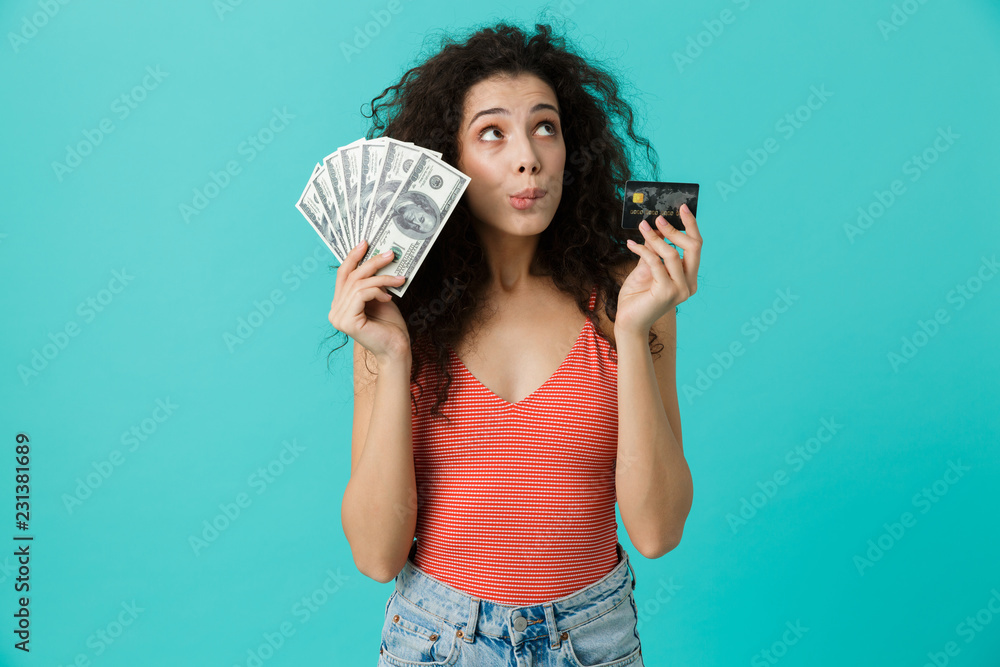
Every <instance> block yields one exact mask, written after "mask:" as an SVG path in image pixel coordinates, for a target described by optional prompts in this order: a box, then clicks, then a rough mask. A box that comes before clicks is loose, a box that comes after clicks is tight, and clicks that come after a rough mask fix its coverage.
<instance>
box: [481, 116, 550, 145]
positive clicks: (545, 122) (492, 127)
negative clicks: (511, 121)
mask: <svg viewBox="0 0 1000 667" xmlns="http://www.w3.org/2000/svg"><path fill="white" fill-rule="evenodd" d="M538 125H539V127H541V126H543V125H548V126H549V127H551V128H552V131H551V134H546V135H543V136H547V137H553V136H555V135H556V132H557V130H556V124H555V121H553V120H543V121H541V122H540V123H539V124H538ZM490 131H496V132H501V130H500V128H499V127H498V126H497V125H487V126H486V127H484V128H483V129H482V130H480V132H479V139H480V140H482V139H483V135H485V134H486V133H487V132H490ZM487 143H493V142H492V141H487Z"/></svg>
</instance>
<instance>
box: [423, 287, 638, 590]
mask: <svg viewBox="0 0 1000 667" xmlns="http://www.w3.org/2000/svg"><path fill="white" fill-rule="evenodd" d="M596 296H597V287H596V286H595V287H594V289H593V290H592V291H591V295H590V303H589V306H588V308H589V310H591V311H592V310H593V309H594V304H595V300H596ZM448 368H449V371H450V372H451V374H452V384H451V387H450V388H449V391H448V399H447V400H446V401H445V402H444V403H443V404H442V405H441V406H440V408H439V409H440V410H441V412H442V413H443V414H445V415H447V416H448V417H449V418H450V420H451V423H450V424H449V423H448V422H446V421H444V420H443V419H441V418H440V417H439V416H437V415H435V416H434V417H431V416H430V415H429V413H430V409H431V407H432V406H433V404H434V402H435V400H436V396H435V392H434V391H433V387H434V386H435V384H436V382H437V379H438V378H437V377H436V369H434V368H431V367H430V366H429V364H425V365H424V366H423V367H422V368H421V372H420V374H419V376H418V377H417V378H416V380H419V381H420V383H421V385H422V390H421V389H420V388H418V387H417V386H416V383H415V382H414V383H413V384H411V390H413V393H414V397H415V403H416V406H415V407H413V409H412V413H411V414H412V426H413V460H414V469H415V472H416V481H417V495H418V510H417V525H416V534H415V537H416V539H417V542H416V544H415V547H414V550H412V551H411V560H412V561H413V564H414V565H416V566H417V567H419V568H420V569H422V570H423V571H424V572H426V573H427V574H430V575H431V576H433V577H434V578H436V579H438V580H439V581H441V582H444V583H446V584H448V585H449V586H452V587H453V588H457V589H459V590H461V591H464V592H466V593H467V594H469V595H472V596H474V597H478V598H480V599H484V600H491V601H493V602H497V603H499V604H506V605H519V606H520V605H529V604H536V603H539V602H546V601H550V600H554V599H556V598H560V597H564V596H566V595H569V594H570V593H574V592H576V591H578V590H580V589H581V588H585V587H587V586H589V585H590V584H593V583H594V582H596V581H598V580H600V579H601V578H602V577H604V576H605V575H606V574H607V573H608V572H610V571H611V570H612V569H613V568H614V567H615V566H616V565H617V564H618V552H617V548H616V545H617V542H618V524H617V520H616V517H615V501H616V493H615V459H616V455H617V451H618V357H617V354H616V353H615V350H614V349H612V347H611V345H610V344H609V343H608V341H606V340H605V339H604V338H601V337H600V335H599V334H598V332H597V330H596V329H595V328H594V324H593V322H592V321H591V320H590V319H589V318H588V319H587V321H586V322H585V323H584V325H583V328H582V330H581V331H580V334H579V335H578V336H577V339H576V342H575V343H574V344H573V347H572V349H570V351H569V354H567V355H566V358H565V359H563V362H562V364H561V365H560V366H559V368H558V369H556V371H555V373H553V374H552V375H551V376H550V377H549V379H548V380H546V381H545V383H544V384H542V385H541V386H540V387H538V388H537V389H536V390H535V391H533V392H532V393H531V394H529V395H528V396H526V397H525V398H523V399H521V400H520V401H517V402H516V403H511V402H509V401H507V400H505V399H503V398H501V397H499V396H497V395H496V394H495V393H493V392H492V391H491V390H490V389H489V388H487V387H486V386H485V385H483V384H482V383H481V382H480V381H479V380H478V379H476V378H475V377H474V376H473V375H472V373H470V372H469V370H468V369H467V368H466V367H465V364H463V363H462V361H461V360H460V359H459V358H458V356H457V355H456V354H455V353H454V351H453V350H451V351H450V352H449V358H448ZM418 410H419V414H418Z"/></svg>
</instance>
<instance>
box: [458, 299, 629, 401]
mask: <svg viewBox="0 0 1000 667" xmlns="http://www.w3.org/2000/svg"><path fill="white" fill-rule="evenodd" d="M598 320H599V325H598V328H599V329H600V330H602V331H604V332H605V335H607V336H608V337H609V338H611V339H612V340H614V339H613V337H612V335H613V331H611V333H608V330H609V329H612V330H613V326H609V325H611V322H610V321H608V320H606V319H605V317H604V315H603V313H602V312H600V309H599V312H598ZM586 322H587V318H586V316H585V315H584V314H583V313H581V312H580V310H579V308H578V307H577V305H576V304H575V303H574V302H573V301H572V300H562V301H554V300H550V301H546V302H542V303H534V304H532V303H521V304H517V305H514V304H508V305H507V306H505V307H502V308H500V309H499V311H498V312H497V313H495V314H494V315H493V316H491V317H490V318H489V319H488V320H487V321H485V322H483V323H481V324H480V325H479V326H478V328H477V330H475V331H474V332H470V333H467V334H465V335H463V336H462V338H461V340H460V341H459V342H458V344H456V345H453V346H452V350H453V352H454V353H455V355H456V356H457V357H458V358H459V361H460V362H461V363H462V365H463V366H465V369H466V370H467V371H468V372H469V373H470V374H471V375H472V376H473V377H475V378H476V380H478V381H479V383H480V384H482V385H483V386H484V387H485V388H486V389H488V390H490V391H491V392H492V393H494V394H496V395H497V396H498V397H500V398H501V399H503V400H504V401H506V402H508V403H517V402H520V401H522V400H524V399H525V398H527V397H528V396H530V395H531V394H532V393H534V392H535V391H536V390H537V389H539V388H540V387H541V386H542V385H544V384H545V383H546V382H547V381H548V380H549V379H550V378H551V377H552V376H553V375H554V374H555V373H556V371H558V370H559V368H560V366H562V364H563V362H564V361H565V360H566V358H567V357H568V356H569V354H570V352H571V351H572V349H573V346H574V345H575V344H576V343H577V341H578V340H579V339H580V338H581V337H582V336H585V335H587V334H588V333H589V332H588V331H586V330H585V326H589V325H588V324H587V323H586Z"/></svg>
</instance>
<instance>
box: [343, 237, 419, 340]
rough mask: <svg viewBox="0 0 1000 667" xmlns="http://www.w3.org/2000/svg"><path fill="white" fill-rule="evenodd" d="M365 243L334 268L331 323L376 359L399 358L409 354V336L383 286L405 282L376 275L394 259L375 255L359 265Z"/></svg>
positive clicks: (397, 309)
mask: <svg viewBox="0 0 1000 667" xmlns="http://www.w3.org/2000/svg"><path fill="white" fill-rule="evenodd" d="M367 248H368V242H367V241H362V242H361V245H359V246H358V247H356V248H354V249H353V250H351V252H349V253H347V257H345V258H344V262H343V263H342V264H341V265H340V266H339V267H337V283H336V285H337V286H336V292H335V293H334V296H333V303H332V304H331V305H330V317H329V319H330V324H332V325H333V327H334V328H335V329H337V330H338V331H343V332H344V333H345V334H347V335H348V336H350V337H351V338H353V339H354V340H356V341H357V342H358V343H359V344H361V345H362V346H363V347H365V348H367V349H368V351H369V352H371V353H372V354H373V355H375V357H376V358H378V359H382V358H387V357H395V356H402V355H406V354H409V353H410V334H409V332H407V330H406V321H405V320H404V319H403V314H402V313H401V312H399V306H397V305H396V304H395V303H393V301H392V294H390V293H389V292H386V291H384V290H383V287H385V286H388V285H395V286H396V287H398V286H400V285H402V284H403V283H404V282H405V278H404V277H403V276H393V275H389V274H386V275H382V276H376V275H375V272H376V271H378V270H379V269H381V268H382V267H384V266H386V265H387V264H389V263H390V262H391V261H392V259H393V257H392V254H390V255H389V256H388V257H382V256H381V255H375V256H374V257H371V258H369V260H368V261H367V262H365V263H364V264H362V265H361V266H358V262H359V261H361V258H362V257H364V255H365V251H366V249H367Z"/></svg>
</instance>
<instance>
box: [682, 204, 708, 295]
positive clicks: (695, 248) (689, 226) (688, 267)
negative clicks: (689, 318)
mask: <svg viewBox="0 0 1000 667" xmlns="http://www.w3.org/2000/svg"><path fill="white" fill-rule="evenodd" d="M681 219H682V220H684V227H685V232H686V234H685V235H686V236H687V237H688V240H689V241H690V242H691V247H690V249H688V246H684V268H685V274H686V276H687V281H688V288H689V289H690V290H691V294H694V293H695V291H696V290H697V289H698V267H699V265H700V264H701V247H702V245H703V244H704V241H703V240H702V237H701V232H700V231H698V222H697V220H695V218H694V213H692V212H691V209H689V208H688V205H687V204H683V205H681Z"/></svg>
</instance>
